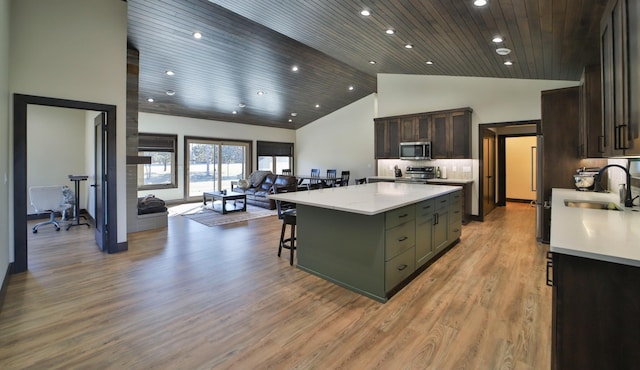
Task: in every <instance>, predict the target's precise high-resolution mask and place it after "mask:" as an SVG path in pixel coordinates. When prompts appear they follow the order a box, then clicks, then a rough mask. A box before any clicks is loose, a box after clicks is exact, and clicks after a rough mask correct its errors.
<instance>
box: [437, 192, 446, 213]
mask: <svg viewBox="0 0 640 370" xmlns="http://www.w3.org/2000/svg"><path fill="white" fill-rule="evenodd" d="M434 202H435V208H436V210H439V209H443V208H446V207H449V194H447V195H441V196H439V197H437V198H435V199H434Z"/></svg>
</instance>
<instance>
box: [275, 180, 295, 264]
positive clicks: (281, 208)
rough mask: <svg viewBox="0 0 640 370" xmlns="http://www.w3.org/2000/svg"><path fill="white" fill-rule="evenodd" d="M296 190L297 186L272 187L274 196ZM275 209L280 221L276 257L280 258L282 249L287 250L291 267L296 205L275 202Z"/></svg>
mask: <svg viewBox="0 0 640 370" xmlns="http://www.w3.org/2000/svg"><path fill="white" fill-rule="evenodd" d="M296 190H297V184H291V185H286V186H274V187H273V193H274V194H283V193H290V192H294V191H296ZM276 209H277V210H278V218H279V219H281V220H282V229H281V230H280V242H279V243H278V257H280V255H281V254H282V248H285V249H288V250H289V251H290V252H291V253H290V255H289V265H292V266H293V254H294V251H295V249H296V220H297V212H296V204H295V203H291V202H286V201H282V200H276ZM287 225H289V228H290V232H291V234H290V236H289V237H288V238H285V232H286V230H287Z"/></svg>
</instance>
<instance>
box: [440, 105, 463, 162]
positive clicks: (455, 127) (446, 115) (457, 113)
mask: <svg viewBox="0 0 640 370" xmlns="http://www.w3.org/2000/svg"><path fill="white" fill-rule="evenodd" d="M471 112H472V109H471V108H463V109H455V110H449V111H442V112H437V113H433V114H431V129H430V132H431V158H433V159H447V158H449V159H464V158H471Z"/></svg>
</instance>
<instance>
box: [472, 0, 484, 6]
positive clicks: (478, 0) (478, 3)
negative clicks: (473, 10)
mask: <svg viewBox="0 0 640 370" xmlns="http://www.w3.org/2000/svg"><path fill="white" fill-rule="evenodd" d="M473 5H475V6H485V5H487V0H474V1H473Z"/></svg>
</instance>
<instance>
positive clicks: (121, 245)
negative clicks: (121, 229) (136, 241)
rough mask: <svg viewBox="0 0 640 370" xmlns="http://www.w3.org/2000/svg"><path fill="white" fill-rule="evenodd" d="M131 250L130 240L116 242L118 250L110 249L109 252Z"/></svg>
mask: <svg viewBox="0 0 640 370" xmlns="http://www.w3.org/2000/svg"><path fill="white" fill-rule="evenodd" d="M127 250H129V242H128V241H126V242H122V243H116V250H115V251H109V253H119V252H124V251H127Z"/></svg>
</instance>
